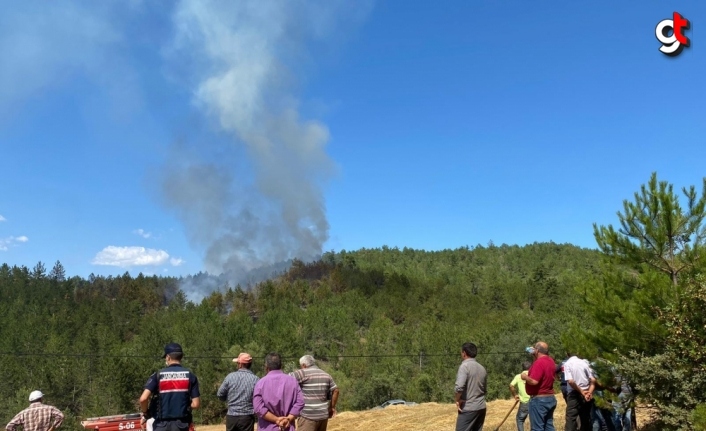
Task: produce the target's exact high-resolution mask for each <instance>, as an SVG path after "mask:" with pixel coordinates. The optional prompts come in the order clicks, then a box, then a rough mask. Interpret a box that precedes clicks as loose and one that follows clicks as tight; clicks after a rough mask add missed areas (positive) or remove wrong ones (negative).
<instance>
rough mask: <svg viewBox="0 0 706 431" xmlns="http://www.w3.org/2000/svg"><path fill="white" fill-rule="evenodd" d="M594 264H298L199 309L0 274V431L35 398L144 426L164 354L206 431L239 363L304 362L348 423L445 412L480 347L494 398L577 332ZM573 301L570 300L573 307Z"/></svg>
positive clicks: (385, 252) (159, 282)
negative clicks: (127, 416)
mask: <svg viewBox="0 0 706 431" xmlns="http://www.w3.org/2000/svg"><path fill="white" fill-rule="evenodd" d="M599 260H600V255H599V253H598V252H597V251H594V250H587V249H580V248H578V247H575V246H572V245H559V244H554V243H535V244H532V245H527V246H524V247H518V246H507V245H502V246H495V245H493V244H489V245H487V246H476V247H472V248H461V249H456V250H444V251H438V252H426V251H419V250H412V249H402V250H399V249H390V248H387V247H383V248H382V249H363V250H358V251H354V252H345V251H342V252H340V253H327V254H325V255H324V256H323V257H322V259H321V260H319V261H316V262H312V263H308V264H305V263H302V262H298V261H295V262H294V263H293V265H292V267H291V268H290V269H289V270H288V271H287V272H286V273H284V274H281V275H280V276H278V277H276V278H274V279H272V280H269V281H266V282H263V283H260V284H257V285H256V286H254V287H253V288H252V289H245V288H242V287H240V286H227V285H226V286H222V289H221V290H220V291H219V292H216V293H213V294H210V295H209V296H207V297H206V298H205V299H203V301H201V302H200V303H198V304H194V303H192V302H190V301H188V300H187V298H186V296H185V294H184V293H183V292H182V291H180V280H179V279H175V278H164V277H157V276H152V277H146V276H143V275H139V276H137V277H131V276H130V275H129V274H127V273H126V274H125V275H123V276H120V277H93V276H91V277H89V279H82V278H79V277H71V278H67V277H66V276H65V274H64V270H63V268H62V267H61V264H60V263H59V262H57V263H56V264H55V266H54V268H53V269H52V270H51V271H49V273H47V271H46V269H45V268H44V265H43V264H38V265H37V266H36V267H35V268H34V269H32V270H30V269H28V268H25V267H10V266H8V265H3V266H1V267H0V298H1V299H0V377H1V378H2V381H3V383H4V384H3V385H1V386H0V396H2V397H3V399H5V400H6V402H5V403H3V405H2V406H1V407H0V416H1V417H0V419H1V420H4V421H5V422H7V421H8V420H9V419H10V418H11V417H12V415H13V414H14V413H16V412H17V411H19V410H20V409H21V408H23V407H24V406H26V404H27V402H26V399H27V394H28V393H29V392H30V391H31V390H32V389H41V390H42V391H44V392H45V394H47V401H48V402H50V403H52V404H55V405H57V406H58V407H60V408H61V409H62V410H64V411H66V412H67V413H69V414H70V416H71V417H72V418H74V419H71V420H75V418H76V417H87V416H97V415H104V414H115V413H124V412H132V411H137V398H138V397H139V394H140V393H141V388H142V385H143V384H144V382H145V380H146V378H147V376H148V375H149V374H150V373H152V372H154V371H155V370H157V369H158V368H160V366H161V364H162V361H161V359H160V356H161V351H162V347H163V346H164V344H166V343H167V342H170V341H176V342H179V343H181V344H182V345H183V347H184V349H185V352H186V358H185V365H186V366H188V367H191V368H192V369H193V370H194V371H195V372H196V374H197V375H198V377H199V379H200V382H201V391H202V406H203V409H202V410H201V411H199V413H198V414H197V415H196V420H197V421H199V422H201V423H213V422H218V421H220V420H221V419H222V416H223V414H224V412H225V408H224V405H223V403H221V402H220V401H219V400H218V399H216V397H215V391H216V389H217V388H218V385H219V384H220V382H221V380H222V379H223V377H224V376H225V375H226V374H227V373H228V372H229V371H231V370H232V369H233V366H232V362H231V359H232V358H233V356H234V355H237V353H238V352H240V351H248V352H250V353H251V354H252V355H253V356H254V357H255V358H256V359H259V360H257V361H256V362H255V364H254V368H253V369H254V370H255V371H256V372H257V373H258V374H262V359H261V358H263V357H264V355H265V354H266V353H267V352H269V351H273V350H274V351H278V352H280V353H281V354H282V355H283V356H284V357H285V358H286V366H287V369H288V370H292V369H294V367H295V366H296V363H297V359H298V358H299V357H300V356H301V355H303V354H306V353H311V354H313V355H314V356H315V357H317V358H318V359H319V360H320V361H321V366H322V368H324V369H327V370H328V371H330V372H331V373H332V375H333V376H334V377H335V379H336V381H337V383H338V384H339V386H340V387H341V399H340V402H339V407H340V409H341V410H351V409H365V408H369V407H372V406H374V405H376V404H379V403H380V402H382V401H384V400H386V399H389V398H393V397H400V398H405V399H408V400H411V401H417V402H425V401H441V402H450V401H451V400H452V397H453V392H452V391H453V380H454V377H455V373H456V369H457V367H458V364H459V363H460V354H459V352H460V346H461V344H462V343H463V342H465V341H474V342H476V343H477V344H478V346H479V351H480V354H479V358H478V359H479V361H480V362H481V363H483V364H484V365H485V366H486V367H487V369H488V372H489V398H491V399H492V398H496V397H505V396H507V395H508V394H507V385H508V383H509V379H511V377H512V376H513V375H514V374H515V373H517V372H518V370H519V369H520V368H519V367H520V363H521V361H522V360H524V359H526V358H527V357H526V356H525V354H524V353H523V349H524V347H525V346H527V345H528V344H530V343H533V342H535V341H537V340H538V339H545V340H547V341H548V342H549V343H550V345H551V346H552V350H553V352H555V355H556V356H558V357H561V356H562V353H561V351H562V346H561V340H560V335H561V333H562V332H563V331H565V330H566V329H567V328H568V327H569V325H570V324H571V322H572V321H577V320H579V319H581V318H582V315H583V314H582V313H583V311H582V307H583V303H584V299H585V298H583V295H582V294H581V293H580V289H577V286H580V285H582V284H584V283H585V282H586V281H587V280H588V281H590V280H598V279H599V270H598V267H599ZM577 292H579V293H577Z"/></svg>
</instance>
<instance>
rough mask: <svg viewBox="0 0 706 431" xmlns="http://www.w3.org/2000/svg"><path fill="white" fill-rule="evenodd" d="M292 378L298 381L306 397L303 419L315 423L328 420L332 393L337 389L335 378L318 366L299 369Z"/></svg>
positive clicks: (302, 413)
mask: <svg viewBox="0 0 706 431" xmlns="http://www.w3.org/2000/svg"><path fill="white" fill-rule="evenodd" d="M291 376H292V377H294V378H295V379H296V380H297V382H298V383H299V385H300V387H301V390H302V394H303V395H304V409H303V410H302V412H301V417H303V418H306V419H309V420H313V421H320V420H324V419H328V416H329V400H330V399H331V393H332V392H333V390H334V389H336V388H337V386H336V383H335V382H334V381H333V378H332V377H331V376H330V375H329V374H328V373H326V372H325V371H323V370H322V369H320V368H319V367H317V366H316V365H312V366H309V367H307V368H303V369H299V370H297V371H295V372H293V373H292V374H291Z"/></svg>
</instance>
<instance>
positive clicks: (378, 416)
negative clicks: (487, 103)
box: [196, 395, 650, 431]
mask: <svg viewBox="0 0 706 431" xmlns="http://www.w3.org/2000/svg"><path fill="white" fill-rule="evenodd" d="M513 404H514V401H510V400H496V401H493V402H490V403H488V413H487V416H486V419H485V426H484V427H483V429H485V430H486V431H493V430H495V429H496V428H497V427H498V425H499V424H500V422H502V420H503V418H504V417H505V415H506V414H507V412H508V411H509V410H510V408H511V407H512V405H513ZM565 411H566V404H565V403H564V400H563V399H562V397H561V395H560V396H558V397H557V408H556V411H555V413H554V425H555V427H556V430H557V431H563V430H564V420H565V419H564V412H565ZM516 412H517V410H516V409H515V410H513V412H512V413H511V414H510V416H509V417H508V418H507V420H506V421H505V423H504V424H503V425H502V427H500V430H501V431H512V430H516V429H517V427H516V426H515V413H516ZM649 420H650V419H649V411H648V410H646V409H640V408H638V409H637V423H638V425H639V426H640V428H642V426H643V425H645V424H646V423H647V422H649ZM455 426H456V406H455V405H454V404H437V403H425V404H420V405H417V406H413V407H406V406H391V407H388V408H386V409H382V410H365V411H359V412H342V413H339V414H338V415H336V417H335V418H333V419H331V420H330V421H329V425H328V430H329V431H368V430H379V431H442V430H443V431H452V430H453V429H454V428H455ZM525 429H526V430H529V420H528V422H526V424H525ZM196 431H225V425H209V426H199V427H196Z"/></svg>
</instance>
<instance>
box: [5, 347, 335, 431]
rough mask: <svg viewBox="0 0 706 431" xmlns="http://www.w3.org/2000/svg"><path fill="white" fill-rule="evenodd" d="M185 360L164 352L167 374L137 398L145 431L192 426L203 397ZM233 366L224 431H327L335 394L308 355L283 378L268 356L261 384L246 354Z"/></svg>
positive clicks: (223, 395)
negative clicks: (186, 366) (194, 415)
mask: <svg viewBox="0 0 706 431" xmlns="http://www.w3.org/2000/svg"><path fill="white" fill-rule="evenodd" d="M183 356H184V352H183V350H182V348H181V346H180V345H179V344H176V343H170V344H167V346H165V348H164V356H163V358H164V359H165V363H166V368H163V369H162V370H160V371H158V372H156V373H154V374H153V375H152V376H150V378H149V380H148V381H147V384H146V385H145V388H144V391H143V393H142V396H141V397H140V408H141V410H142V427H143V429H144V428H146V425H147V421H148V419H150V418H152V419H154V421H153V423H152V426H151V428H152V429H153V431H187V430H189V427H190V425H191V424H192V423H193V419H192V411H193V410H195V409H198V408H199V407H200V405H201V401H200V396H201V394H200V390H199V383H198V379H197V377H196V375H194V374H193V372H191V371H190V370H188V369H187V368H184V367H183V366H182V365H181V360H182V358H183ZM233 362H235V363H236V364H237V367H238V369H237V371H234V372H232V373H230V374H228V375H227V376H226V378H225V379H224V380H223V383H222V384H221V386H220V388H219V389H218V392H217V396H218V398H220V399H221V400H222V401H225V402H227V404H228V413H227V415H226V431H253V429H254V426H255V421H256V420H257V428H258V430H261V431H294V429H295V421H297V423H296V429H297V430H298V431H326V427H327V424H328V419H329V418H331V417H333V416H334V415H335V414H336V403H337V401H338V392H339V391H338V387H337V386H336V383H335V382H334V381H333V378H331V376H330V375H329V374H327V373H326V372H324V371H323V370H321V369H320V368H318V367H317V366H316V361H315V360H314V358H313V357H312V356H311V355H305V356H302V357H301V359H300V360H299V364H300V366H301V369H299V370H297V371H295V372H293V373H291V374H285V373H284V372H282V357H281V356H280V355H279V354H278V353H274V352H273V353H269V354H268V355H267V356H266V357H265V376H264V377H262V378H259V377H257V376H256V375H255V373H254V372H253V371H252V370H251V367H252V362H253V358H252V356H251V355H250V354H248V353H241V354H240V355H238V357H237V358H235V359H233ZM297 419H298V420H297ZM10 431H11V430H10Z"/></svg>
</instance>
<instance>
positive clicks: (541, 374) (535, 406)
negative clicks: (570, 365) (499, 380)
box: [522, 341, 556, 431]
mask: <svg viewBox="0 0 706 431" xmlns="http://www.w3.org/2000/svg"><path fill="white" fill-rule="evenodd" d="M532 350H533V352H532V355H533V356H534V358H535V361H534V363H533V364H532V366H531V367H530V369H529V371H528V372H527V374H523V375H522V380H524V381H525V383H526V385H525V390H526V391H527V394H528V395H529V396H530V402H529V415H530V423H531V425H532V431H554V410H555V409H556V397H555V396H554V372H555V370H556V364H555V363H554V359H552V357H551V356H549V345H548V344H547V343H545V342H544V341H539V342H537V344H535V345H534V348H533V349H532Z"/></svg>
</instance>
